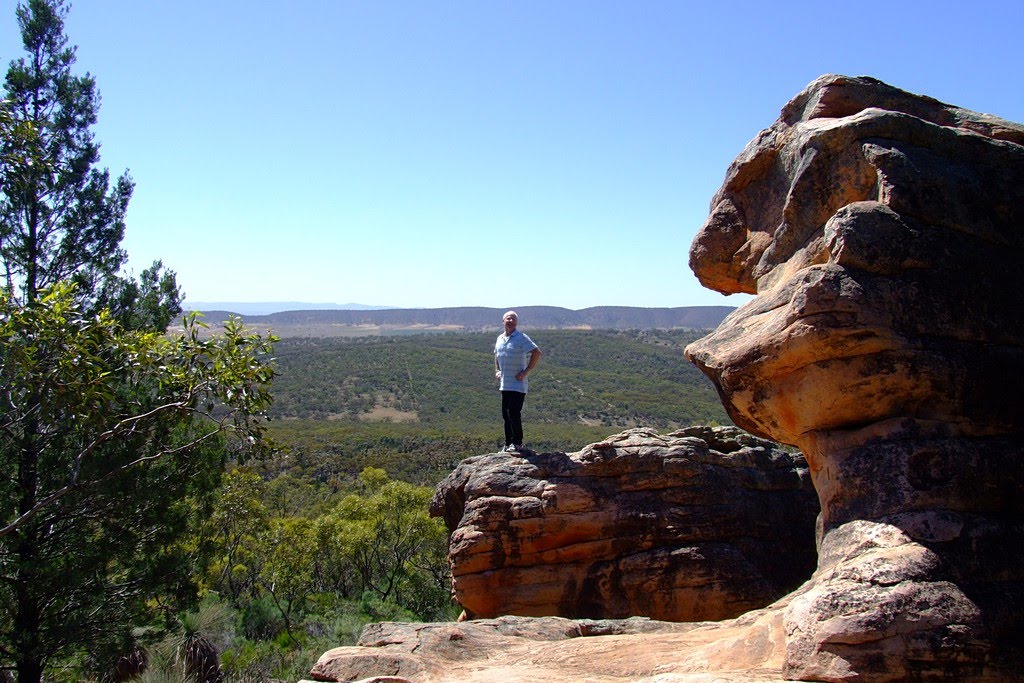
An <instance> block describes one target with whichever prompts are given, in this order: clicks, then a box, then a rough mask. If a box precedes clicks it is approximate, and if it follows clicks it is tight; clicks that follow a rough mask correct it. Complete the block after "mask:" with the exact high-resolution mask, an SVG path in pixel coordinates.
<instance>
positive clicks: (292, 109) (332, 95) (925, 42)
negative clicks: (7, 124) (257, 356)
mask: <svg viewBox="0 0 1024 683" xmlns="http://www.w3.org/2000/svg"><path fill="white" fill-rule="evenodd" d="M0 8H2V9H3V11H2V12H0V56H2V57H3V59H4V63H5V64H6V63H7V62H9V61H10V60H11V59H12V58H15V57H19V56H21V55H22V54H23V51H22V48H21V42H20V37H19V35H18V32H17V24H16V21H15V15H14V9H15V2H13V1H12V0H3V2H0ZM66 28H67V33H68V36H69V38H70V40H71V42H72V43H73V44H76V45H78V64H77V67H78V70H79V72H85V71H88V72H90V73H92V74H93V75H94V76H95V77H96V79H97V83H98V86H99V89H100V92H101V93H102V97H103V104H102V108H101V110H100V113H99V123H98V124H97V126H96V127H95V129H94V130H95V132H96V135H97V138H98V140H99V141H100V142H101V144H102V156H103V159H102V165H103V166H106V167H108V168H110V170H111V173H112V174H113V175H118V174H120V173H121V172H122V171H124V170H125V169H127V170H129V171H130V173H131V175H132V177H133V178H134V179H135V182H136V183H137V186H136V189H135V194H134V197H133V199H132V202H131V206H130V209H129V213H128V231H127V236H126V238H125V242H124V246H125V248H126V249H127V250H128V252H129V254H130V256H131V264H132V268H133V270H134V271H135V272H136V273H137V272H138V271H140V270H141V269H142V268H144V267H146V266H147V265H148V264H149V263H150V262H152V261H153V260H154V259H156V258H161V259H163V261H164V262H165V264H167V265H168V266H169V267H170V268H172V269H173V270H175V271H176V272H177V273H178V280H179V283H180V284H181V285H182V288H183V290H184V291H185V293H186V295H187V302H189V301H191V302H209V301H308V302H324V303H352V302H357V303H362V304H375V305H390V306H401V307H442V306H493V307H506V306H525V305H552V306H564V307H567V308H573V309H579V308H585V307H588V306H596V305H627V306H692V305H707V304H724V305H738V304H740V303H743V301H744V300H743V299H738V298H737V297H735V296H734V297H724V296H721V295H719V294H716V293H714V292H710V291H708V290H704V289H702V288H701V286H700V285H699V283H698V282H697V280H696V278H695V277H694V276H693V274H692V273H691V272H690V270H689V268H688V267H687V256H688V251H689V247H690V242H691V241H692V239H693V236H694V234H695V232H696V231H697V229H698V228H699V227H700V226H701V224H702V223H703V221H704V219H705V217H706V216H707V211H708V202H709V200H710V198H711V196H712V194H713V193H714V191H715V190H716V189H717V188H718V186H719V185H720V184H721V181H722V179H723V177H724V174H725V170H726V167H727V166H728V164H729V163H730V161H732V159H733V158H734V157H736V155H737V154H738V153H739V152H740V150H742V148H743V147H744V145H745V144H746V143H747V142H748V141H749V140H750V139H751V138H753V137H754V136H755V135H756V134H757V132H758V131H759V130H761V129H762V128H765V127H767V126H769V125H770V124H771V123H772V122H773V121H774V120H775V118H776V117H777V115H778V113H779V110H780V109H781V108H782V106H783V105H784V104H785V103H786V102H787V101H788V100H789V99H790V98H791V97H792V96H793V95H795V94H796V93H797V92H799V91H800V90H801V89H802V88H803V87H804V86H806V85H807V84H808V83H809V82H810V81H812V80H813V79H815V78H816V77H818V76H820V75H822V74H824V73H830V72H831V73H843V74H848V75H870V76H874V77H876V78H880V79H882V80H884V81H886V82H888V83H891V84H892V85H895V86H898V87H901V88H904V89H906V90H910V91H912V92H918V93H923V94H927V95H931V96H933V97H936V98H938V99H940V100H943V101H946V102H949V103H951V104H956V105H959V106H963V107H968V108H970V109H975V110H978V111H982V112H986V113H989V114H994V115H997V116H1001V117H1004V118H1008V119H1012V120H1015V121H1024V83H1022V73H1024V52H1021V50H1020V47H1019V41H1020V34H1021V31H1022V29H1024V3H1022V2H1020V0H1007V1H1004V0H992V1H989V2H983V3H963V2H946V1H936V0H933V1H931V2H899V1H898V0H884V1H881V2H877V1H872V0H862V1H861V2H858V3H852V4H851V3H837V2H821V1H820V0H819V1H816V2H784V3H782V2H742V1H736V0H734V1H732V2H715V1H709V0H705V1H703V2H694V3H691V2H685V1H684V0H650V1H638V0H633V1H626V0H622V1H618V2H608V1H604V0H585V1H576V0H566V1H560V0H545V1H543V2H535V1H532V0H516V1H514V2H513V1H504V2H488V1H485V0H471V1H462V0H420V1H417V2H409V1H397V0H396V1H388V0H362V1H359V2H356V1H354V0H353V1H350V0H320V1H313V0H287V1H285V0H277V1H275V2H266V1H264V0H174V1H173V2H170V1H168V2H163V1H159V2H157V1H154V2H149V1H147V0H75V2H74V4H73V6H72V8H71V13H70V15H69V17H68V20H67V25H66Z"/></svg>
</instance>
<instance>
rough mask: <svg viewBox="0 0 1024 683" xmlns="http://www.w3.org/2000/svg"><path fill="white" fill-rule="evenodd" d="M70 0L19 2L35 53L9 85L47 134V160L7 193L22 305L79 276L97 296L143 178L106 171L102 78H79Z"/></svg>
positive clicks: (6, 252) (22, 118)
mask: <svg viewBox="0 0 1024 683" xmlns="http://www.w3.org/2000/svg"><path fill="white" fill-rule="evenodd" d="M66 15H67V8H66V7H65V6H64V3H63V0H28V2H26V3H24V4H19V5H18V8H17V18H18V25H19V27H20V29H21V35H22V41H23V44H24V47H25V51H26V52H27V56H25V57H22V58H20V59H17V60H15V61H13V62H12V63H11V65H10V69H9V70H8V72H7V79H6V83H5V87H6V95H5V99H6V100H7V105H8V107H9V110H10V113H11V115H12V116H13V117H14V118H15V120H16V121H19V122H26V123H29V124H31V125H32V126H33V127H34V129H35V130H36V133H37V135H38V137H39V141H38V149H39V152H40V154H41V156H42V159H41V160H40V161H41V163H35V164H31V165H28V166H25V167H23V168H21V169H17V172H16V173H13V174H10V175H9V177H8V178H7V182H6V183H5V185H4V187H3V195H2V197H0V200H2V201H0V259H2V262H3V267H4V277H5V280H6V284H7V286H8V287H9V288H10V289H11V291H12V293H13V294H15V295H16V296H17V297H18V299H19V300H20V301H21V302H22V303H31V302H33V301H35V299H36V298H37V297H38V293H39V291H40V290H41V289H43V288H44V287H47V286H49V285H52V284H55V283H56V282H58V281H60V280H66V279H74V280H76V281H77V282H78V283H79V284H80V285H81V286H80V287H79V292H81V293H82V294H83V295H91V294H92V293H93V292H96V291H98V290H100V289H101V288H102V287H103V285H104V284H106V282H107V281H108V280H111V279H113V278H114V277H116V275H117V273H118V271H119V270H120V268H121V266H122V265H123V264H124V261H125V253H124V251H123V250H122V249H121V247H120V244H121V240H122V238H123V237H124V229H125V223H124V217H125V212H126V211H127V209H128V201H129V200H130V199H131V195H132V190H133V187H134V185H133V183H132V180H131V178H130V177H129V176H128V174H127V172H126V173H124V174H122V175H121V176H120V177H119V178H118V179H117V180H116V181H115V182H114V183H113V185H112V184H111V180H110V173H109V171H107V170H106V169H100V168H98V167H97V164H98V163H99V160H100V155H99V149H100V148H99V144H98V143H97V142H96V140H95V138H94V135H93V133H92V131H91V126H93V125H94V124H95V123H96V116H97V112H98V110H99V93H98V92H97V90H96V81H95V79H94V78H93V77H92V76H90V75H89V74H86V75H84V76H76V75H75V74H74V73H73V72H72V67H73V66H74V64H75V53H76V49H75V48H74V47H69V46H68V39H67V37H66V36H65V35H64V17H65V16H66Z"/></svg>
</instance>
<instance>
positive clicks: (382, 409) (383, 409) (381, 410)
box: [359, 406, 420, 422]
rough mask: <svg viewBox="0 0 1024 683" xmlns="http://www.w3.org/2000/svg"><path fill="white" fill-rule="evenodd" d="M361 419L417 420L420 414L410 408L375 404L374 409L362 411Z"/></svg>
mask: <svg viewBox="0 0 1024 683" xmlns="http://www.w3.org/2000/svg"><path fill="white" fill-rule="evenodd" d="M359 419H360V420H363V421H366V422H416V421H418V420H419V419H420V416H419V414H418V413H416V412H413V411H409V410H399V409H398V408H389V407H387V406H374V408H373V410H370V411H369V412H366V413H360V414H359Z"/></svg>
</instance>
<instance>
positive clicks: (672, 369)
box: [270, 329, 729, 483]
mask: <svg viewBox="0 0 1024 683" xmlns="http://www.w3.org/2000/svg"><path fill="white" fill-rule="evenodd" d="M705 332H706V331H694V330H662V331H654V330H647V331H639V330H631V331H615V330H541V329H538V330H536V331H535V332H534V333H532V334H531V336H532V337H533V339H534V340H535V341H536V342H537V343H538V344H539V345H540V346H541V349H542V350H543V354H544V355H543V357H542V359H541V363H540V365H539V366H538V367H537V369H536V370H535V371H534V373H533V374H532V375H531V380H530V397H529V398H528V400H527V401H526V406H525V408H524V410H523V418H524V421H525V423H526V427H527V429H526V431H527V441H528V445H530V446H532V447H533V448H536V449H542V450H560V451H572V450H575V449H579V448H581V447H583V446H584V445H586V444H587V443H591V442H593V441H596V440H600V439H601V438H603V437H605V436H607V435H609V434H613V433H616V432H618V431H621V430H622V429H624V428H626V427H631V426H638V425H642V426H650V427H654V428H657V429H660V430H665V431H667V430H671V429H674V428H677V427H681V426H688V425H690V424H693V423H704V424H707V423H712V424H728V423H729V419H728V417H727V416H726V413H725V411H724V410H723V408H722V406H721V403H720V402H719V399H718V394H717V392H716V391H715V389H714V387H713V385H712V384H711V382H710V381H708V380H707V378H705V377H704V375H702V374H701V373H700V372H699V371H697V369H696V368H695V367H694V366H693V365H691V364H690V363H688V362H687V361H686V360H685V359H684V358H683V355H682V350H683V347H685V346H686V344H687V343H689V342H691V341H693V340H694V339H696V338H698V337H700V336H702V335H703V334H704V333H705ZM494 337H495V334H493V333H491V332H472V333H468V332H462V333H449V334H430V335H414V336H410V335H405V336H389V337H319V338H285V339H282V340H281V341H280V342H278V344H277V345H276V348H275V356H276V357H277V364H278V368H279V373H280V374H279V376H278V378H277V379H276V380H275V382H274V388H273V393H274V396H275V402H274V406H273V408H272V410H271V413H270V414H271V416H272V417H273V418H275V419H274V421H273V422H272V423H271V425H272V431H273V432H274V434H275V436H276V437H277V438H278V439H280V440H281V442H282V443H284V444H285V445H287V446H289V447H291V448H292V451H293V457H292V459H291V460H290V464H289V465H288V466H289V467H297V468H298V469H299V470H302V471H303V472H305V473H306V474H310V472H311V471H315V472H316V474H314V477H315V478H317V479H319V480H325V479H327V478H330V477H333V476H337V475H339V474H343V476H344V477H351V476H353V475H354V474H355V473H358V471H359V470H360V469H361V468H362V467H365V466H367V465H373V466H376V467H382V468H384V469H386V470H387V471H388V472H389V474H391V475H392V476H397V477H401V478H406V479H408V480H410V481H415V482H417V483H421V482H430V483H433V482H435V481H436V479H437V478H438V477H439V476H443V475H444V474H446V473H447V471H448V470H449V469H450V468H451V467H453V466H454V464H455V463H457V462H458V461H459V460H461V459H462V458H464V457H466V456H469V455H475V454H478V453H484V452H488V451H490V450H493V449H495V448H497V447H499V446H500V443H501V442H500V440H501V438H502V434H501V417H500V413H499V403H498V392H497V385H496V383H495V380H494V371H493V357H492V355H491V348H492V347H493V344H494ZM428 470H429V473H428Z"/></svg>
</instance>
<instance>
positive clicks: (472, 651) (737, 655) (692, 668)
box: [300, 612, 785, 683]
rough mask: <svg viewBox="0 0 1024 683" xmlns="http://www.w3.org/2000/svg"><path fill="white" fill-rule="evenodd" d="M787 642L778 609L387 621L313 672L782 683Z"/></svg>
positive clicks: (480, 679)
mask: <svg viewBox="0 0 1024 683" xmlns="http://www.w3.org/2000/svg"><path fill="white" fill-rule="evenodd" d="M765 620H768V621H769V622H771V623H764V622H765ZM752 623H758V624H760V627H759V628H758V629H756V630H757V631H758V633H759V634H760V637H759V638H756V639H752V638H750V637H749V633H750V630H751V624H752ZM783 640H784V639H783V631H782V625H781V619H780V618H778V615H777V614H776V615H773V614H771V613H769V612H764V613H753V614H751V615H750V616H749V617H745V618H743V619H737V620H732V621H729V622H725V623H724V624H709V623H706V622H705V623H697V624H694V623H690V624H679V623H670V622H658V621H651V620H648V619H643V618H633V619H622V620H612V621H605V620H589V619H563V618H559V617H535V618H528V617H500V618H498V619H479V620H475V621H464V622H458V623H448V624H402V623H383V624H371V625H369V626H367V627H366V630H364V631H363V634H362V636H361V637H360V639H359V644H358V645H356V646H353V647H339V648H335V649H334V650H329V651H328V652H325V653H324V654H323V656H321V657H320V659H319V661H318V662H317V663H316V665H315V666H314V667H313V669H312V671H311V672H310V676H312V677H313V678H314V680H317V681H357V682H358V683H441V682H452V683H455V682H458V683H485V682H487V683H519V682H520V681H544V683H580V681H586V682H587V683H729V682H731V681H734V682H740V681H742V682H743V683H783V679H782V678H781V676H780V674H779V669H780V667H781V661H782V657H783V655H784V651H785V648H784V646H783ZM300 683H305V682H301V681H300Z"/></svg>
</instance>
